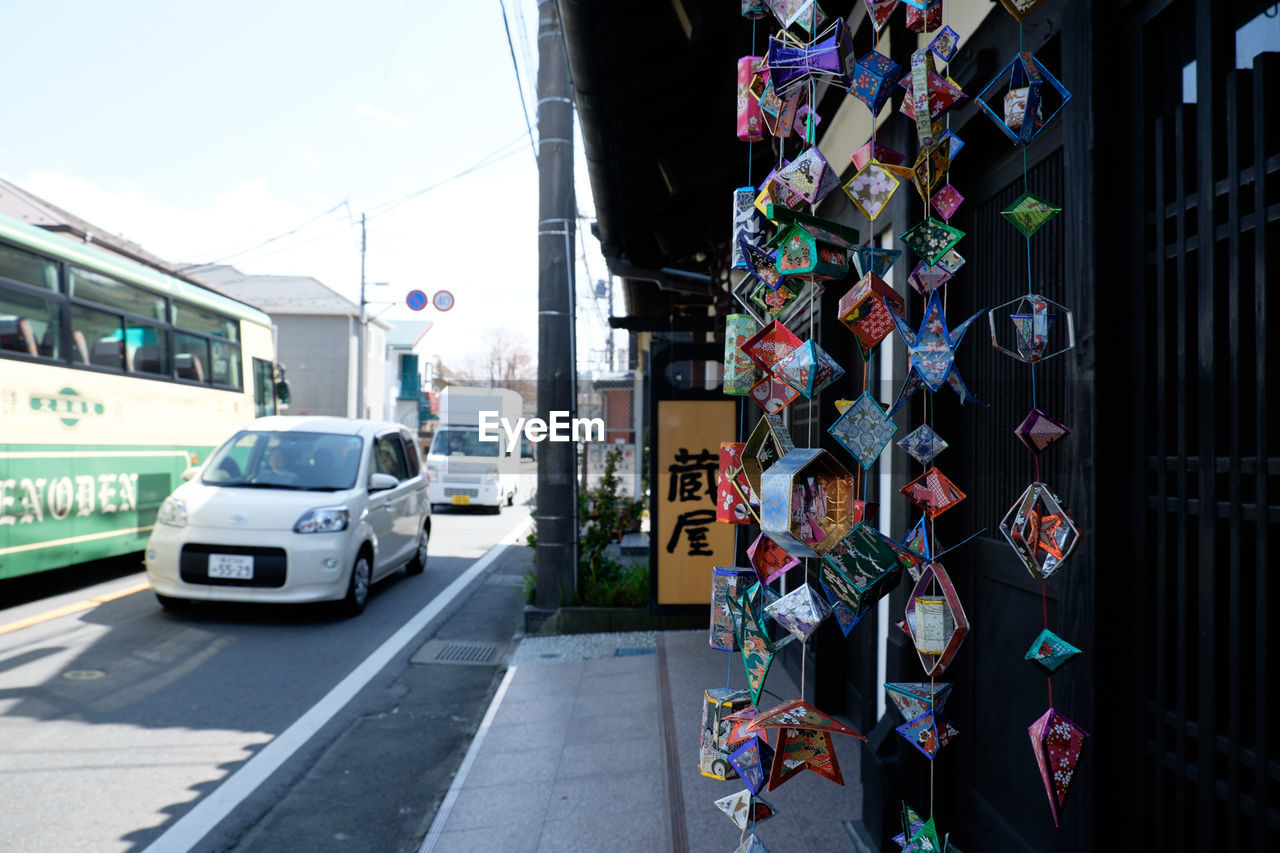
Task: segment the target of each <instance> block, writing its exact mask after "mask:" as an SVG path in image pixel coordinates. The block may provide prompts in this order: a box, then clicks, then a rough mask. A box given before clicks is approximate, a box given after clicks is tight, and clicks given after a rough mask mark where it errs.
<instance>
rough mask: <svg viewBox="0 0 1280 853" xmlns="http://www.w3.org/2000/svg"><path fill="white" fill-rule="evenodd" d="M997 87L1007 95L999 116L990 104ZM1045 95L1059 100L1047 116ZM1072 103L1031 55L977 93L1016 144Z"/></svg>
mask: <svg viewBox="0 0 1280 853" xmlns="http://www.w3.org/2000/svg"><path fill="white" fill-rule="evenodd" d="M1014 2H1017V0H1014ZM1005 5H1006V6H1008V5H1009V4H1008V3H1005ZM997 87H1003V89H1004V92H1005V94H1004V98H1003V104H1002V109H1001V112H1000V113H997V112H996V111H995V110H994V109H992V107H991V104H990V103H989V102H988V101H987V95H988V93H989V92H991V91H992V89H997ZM1046 95H1051V96H1052V98H1053V99H1055V100H1056V101H1057V104H1056V107H1054V108H1053V110H1052V112H1050V113H1049V114H1048V115H1047V116H1046V115H1045V96H1046ZM1069 100H1071V93H1070V92H1068V91H1067V88H1066V87H1065V86H1063V85H1062V84H1061V83H1059V82H1058V78H1056V77H1054V76H1053V75H1052V74H1051V73H1049V69H1047V68H1045V67H1044V66H1043V65H1042V64H1041V63H1040V60H1038V59H1036V58H1035V57H1034V56H1032V55H1031V54H1030V53H1020V54H1018V55H1017V56H1015V57H1014V58H1013V61H1012V62H1010V63H1009V64H1008V65H1006V66H1005V67H1004V69H1003V70H1002V71H1001V72H1000V73H999V74H997V75H996V76H995V77H994V78H992V80H991V82H990V83H988V84H987V87H986V88H985V89H983V90H982V92H980V93H979V94H978V106H979V107H981V108H982V111H983V112H984V113H986V114H987V116H988V117H989V118H990V119H991V120H992V121H993V122H995V123H996V127H998V128H1000V130H1001V131H1002V132H1003V133H1004V135H1005V136H1007V137H1009V140H1010V141H1011V142H1013V144H1014V145H1024V144H1026V143H1028V142H1030V141H1031V140H1032V139H1034V138H1035V137H1036V134H1038V133H1039V132H1040V131H1041V130H1042V129H1043V128H1044V126H1045V125H1047V124H1048V123H1049V122H1051V121H1053V118H1054V116H1056V115H1057V114H1058V113H1059V112H1061V111H1062V108H1063V107H1064V106H1066V103H1067V101H1069Z"/></svg>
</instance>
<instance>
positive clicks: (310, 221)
mask: <svg viewBox="0 0 1280 853" xmlns="http://www.w3.org/2000/svg"><path fill="white" fill-rule="evenodd" d="M346 204H347V203H346V201H340V202H338V203H337V204H335V205H334V206H333V207H331V208H329V209H328V210H326V211H324V212H323V213H318V214H316V215H315V216H313V217H311V218H310V219H308V220H307V221H306V222H304V223H302V224H301V225H298V226H297V227H294V228H290V229H289V230H288V231H284V232H282V233H280V234H277V235H275V236H274V237H268V238H267V239H266V240H263V241H262V242H261V243H257V244H255V245H253V246H250V247H249V248H247V249H241V250H240V251H238V252H232V253H231V254H229V255H223V256H222V257H220V258H215V259H213V260H211V261H205V263H210V264H220V263H223V262H224V261H229V260H231V259H233V258H238V257H240V256H241V255H247V254H249V253H250V252H253V251H257V250H258V249H261V248H262V247H263V246H267V245H270V244H271V243H274V242H275V241H277V240H283V239H284V238H285V237H289V236H291V235H293V234H297V233H298V232H299V231H301V230H302V229H303V228H306V227H307V226H309V225H312V224H313V223H315V222H318V221H319V220H321V219H324V218H325V217H326V216H328V215H329V214H331V213H333V212H334V211H336V210H339V209H341V208H343V207H345V206H346Z"/></svg>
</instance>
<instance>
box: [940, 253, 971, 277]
mask: <svg viewBox="0 0 1280 853" xmlns="http://www.w3.org/2000/svg"><path fill="white" fill-rule="evenodd" d="M962 266H964V257H963V256H962V255H961V254H960V253H959V252H957V251H956V250H955V249H952V250H951V251H949V252H947V253H946V254H945V255H943V256H942V257H941V258H938V262H937V263H936V264H934V265H933V267H932V268H933V269H939V270H945V271H947V272H949V273H951V274H952V275H955V274H956V273H958V272H960V268H961V267H962Z"/></svg>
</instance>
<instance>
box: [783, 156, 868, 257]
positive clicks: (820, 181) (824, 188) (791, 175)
mask: <svg viewBox="0 0 1280 853" xmlns="http://www.w3.org/2000/svg"><path fill="white" fill-rule="evenodd" d="M774 180H776V181H777V182H778V183H779V184H782V185H783V186H784V187H786V188H787V189H789V190H791V192H793V193H795V194H796V195H798V196H800V198H802V199H804V200H805V201H806V202H808V203H809V204H818V203H819V202H821V201H822V200H823V199H824V198H826V197H827V194H828V193H830V192H831V190H833V189H835V188H836V187H837V186H839V185H840V179H839V177H838V176H837V175H836V174H835V171H834V170H833V169H832V168H831V164H830V163H828V162H827V158H826V157H823V156H822V152H821V151H820V150H819V149H818V148H817V146H814V147H812V148H806V149H805V150H804V153H803V154H801V155H800V156H798V157H796V159H794V160H792V161H791V162H790V163H788V164H787V165H785V166H783V167H782V168H781V169H778V171H777V172H776V173H775V175H774ZM765 215H766V216H768V218H769V219H774V220H775V221H776V218H775V217H774V216H773V215H772V214H770V213H769V212H768V210H767V209H766V211H765ZM832 224H834V223H832ZM857 241H858V239H857V236H856V234H855V236H854V238H853V240H852V241H851V242H854V243H856V242H857Z"/></svg>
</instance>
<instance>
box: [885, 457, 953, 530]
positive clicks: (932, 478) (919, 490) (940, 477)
mask: <svg viewBox="0 0 1280 853" xmlns="http://www.w3.org/2000/svg"><path fill="white" fill-rule="evenodd" d="M898 492H899V493H901V494H903V495H906V497H907V499H908V500H910V501H911V502H912V503H913V504H915V505H916V506H918V507H920V510H921V511H922V512H923V513H924V514H925V515H927V516H928V517H929V518H937V517H938V516H940V515H942V514H943V513H944V512H946V511H947V510H949V509H951V508H952V507H953V506H955V505H956V504H958V503H960V502H961V501H962V500H964V498H965V494H964V492H962V491H960V490H959V489H958V488H956V484H955V483H953V482H951V480H949V479H948V478H947V475H946V474H943V473H942V472H941V471H939V470H938V469H937V468H936V467H933V468H930V469H929V470H927V471H925V472H924V473H923V474H921V475H920V476H919V477H916V478H915V479H914V480H912V481H911V482H910V483H907V484H906V485H905V486H903V487H902V488H901V489H898Z"/></svg>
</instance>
